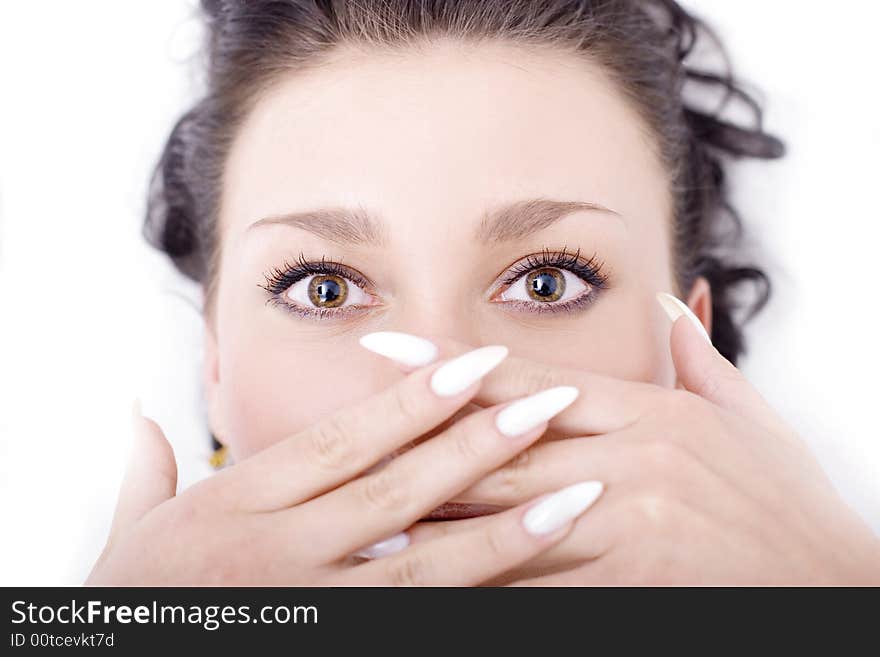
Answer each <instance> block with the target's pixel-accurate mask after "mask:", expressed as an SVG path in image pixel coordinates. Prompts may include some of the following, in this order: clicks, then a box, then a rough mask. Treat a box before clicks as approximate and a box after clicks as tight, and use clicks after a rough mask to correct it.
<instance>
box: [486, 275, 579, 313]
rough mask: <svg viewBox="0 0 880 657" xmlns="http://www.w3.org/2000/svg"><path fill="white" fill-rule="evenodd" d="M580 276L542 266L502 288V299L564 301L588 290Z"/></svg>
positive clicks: (539, 301) (571, 299)
mask: <svg viewBox="0 0 880 657" xmlns="http://www.w3.org/2000/svg"><path fill="white" fill-rule="evenodd" d="M590 287H591V286H589V285H587V284H586V283H585V282H584V280H583V279H582V278H580V277H579V276H577V275H575V274H574V273H572V272H570V271H568V270H566V269H559V268H557V267H542V268H540V269H533V270H532V271H530V272H528V273H527V274H523V275H522V276H520V277H519V278H518V279H516V280H515V281H514V282H513V283H511V284H510V286H509V287H508V288H507V289H506V290H504V292H503V293H502V294H501V296H500V297H499V298H500V299H501V300H502V301H532V302H538V303H543V304H551V303H566V302H568V301H573V300H575V299H577V298H579V297H581V296H583V292H584V290H589V289H590Z"/></svg>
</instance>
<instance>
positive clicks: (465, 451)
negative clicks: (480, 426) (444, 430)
mask: <svg viewBox="0 0 880 657" xmlns="http://www.w3.org/2000/svg"><path fill="white" fill-rule="evenodd" d="M471 424H472V423H470V422H459V423H458V424H456V425H454V426H453V427H452V428H451V429H449V431H450V433H451V435H450V436H449V442H450V447H451V449H452V451H453V452H454V454H455V456H456V457H457V458H459V459H462V460H464V461H466V462H470V461H474V460H476V459H479V458H480V457H481V455H482V453H483V450H482V449H481V448H480V439H479V437H478V434H477V432H476V431H474V430H473V429H472V427H471V426H470V425H471Z"/></svg>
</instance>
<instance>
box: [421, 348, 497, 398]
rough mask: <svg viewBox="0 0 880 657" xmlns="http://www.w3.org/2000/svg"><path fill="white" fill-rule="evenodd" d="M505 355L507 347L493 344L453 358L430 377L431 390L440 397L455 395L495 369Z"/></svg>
mask: <svg viewBox="0 0 880 657" xmlns="http://www.w3.org/2000/svg"><path fill="white" fill-rule="evenodd" d="M507 353H508V350H507V347H505V346H503V345H496V344H493V345H489V346H488V347H480V348H479V349H474V350H473V351H469V352H467V353H466V354H463V355H461V356H458V357H456V358H453V359H452V360H451V361H449V362H448V363H444V364H443V365H442V366H441V367H439V368H438V369H437V371H436V372H434V374H433V375H432V376H431V389H432V390H433V391H434V392H435V393H436V394H438V395H440V396H441V397H451V396H452V395H457V394H458V393H460V392H461V391H462V390H464V389H465V388H467V387H468V386H470V385H471V384H473V383H474V382H476V381H479V380H480V379H481V378H483V377H484V376H485V375H486V374H488V373H489V372H490V371H491V370H492V369H493V368H495V367H497V366H498V364H499V363H501V361H502V360H504V359H505V358H506V357H507Z"/></svg>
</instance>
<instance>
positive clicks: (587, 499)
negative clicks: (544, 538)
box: [523, 481, 604, 536]
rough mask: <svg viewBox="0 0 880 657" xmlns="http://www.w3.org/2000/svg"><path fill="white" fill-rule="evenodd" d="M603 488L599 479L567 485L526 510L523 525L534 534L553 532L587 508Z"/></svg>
mask: <svg viewBox="0 0 880 657" xmlns="http://www.w3.org/2000/svg"><path fill="white" fill-rule="evenodd" d="M603 489H604V486H603V485H602V482H600V481H582V482H581V483H579V484H573V485H571V486H567V487H565V488H563V489H562V490H559V491H557V492H555V493H553V495H551V496H550V497H548V498H546V499H545V500H542V501H541V502H539V503H538V504H536V505H535V506H533V507H532V508H531V509H529V510H528V511H526V514H525V515H524V516H523V525H524V526H525V528H526V531H527V532H529V533H530V534H534V535H535V536H540V535H541V534H549V533H550V532H554V531H556V530H557V529H559V528H560V527H562V526H563V525H565V523H567V522H570V521H572V520H574V519H575V518H577V517H578V516H579V515H581V514H582V513H583V512H584V511H586V510H587V509H589V508H590V506H592V504H593V502H595V501H596V500H597V499H598V498H599V495H601V494H602V490H603Z"/></svg>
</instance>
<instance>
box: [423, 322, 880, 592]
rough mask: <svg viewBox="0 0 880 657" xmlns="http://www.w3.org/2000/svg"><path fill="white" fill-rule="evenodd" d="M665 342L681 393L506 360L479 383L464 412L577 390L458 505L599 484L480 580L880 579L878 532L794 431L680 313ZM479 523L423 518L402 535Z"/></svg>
mask: <svg viewBox="0 0 880 657" xmlns="http://www.w3.org/2000/svg"><path fill="white" fill-rule="evenodd" d="M692 321H694V322H696V320H695V318H694V320H692ZM671 348H672V357H673V361H674V364H675V367H676V370H677V374H678V378H679V382H680V385H681V386H682V387H683V389H667V388H663V387H660V386H655V385H650V384H645V383H636V382H629V381H622V380H616V379H611V378H607V377H601V376H598V375H594V374H591V373H589V372H583V371H577V370H573V369H565V368H559V367H553V366H548V365H546V364H542V363H536V362H532V361H527V360H523V359H519V358H513V357H511V358H509V359H507V361H506V362H505V363H504V364H503V365H502V366H501V367H499V368H498V369H497V370H495V371H494V372H493V373H492V374H491V375H490V376H488V377H487V378H486V380H485V381H484V384H483V386H482V387H481V390H480V392H479V393H478V394H477V395H476V397H475V398H474V403H475V407H479V406H480V405H482V404H494V403H498V402H499V401H501V400H503V399H508V398H510V397H513V396H517V395H521V394H528V392H530V391H531V390H534V389H536V388H540V387H544V386H552V385H573V386H577V387H578V388H579V389H580V390H581V391H582V394H581V396H580V397H579V398H578V400H577V401H576V402H575V403H574V404H573V405H572V406H571V407H569V408H568V409H567V410H566V411H564V412H563V413H561V414H560V415H558V416H557V417H555V418H554V419H553V420H552V421H551V422H550V428H549V429H548V431H547V435H548V436H549V435H551V434H553V435H555V436H558V437H566V436H574V437H571V438H568V439H564V440H552V441H546V442H545V441H542V442H541V443H540V444H536V445H534V446H532V447H531V448H529V449H528V450H525V451H523V452H522V453H520V454H519V455H518V456H517V457H516V458H515V459H513V460H511V461H510V462H509V463H508V464H506V465H505V466H504V467H502V468H500V469H498V470H496V471H495V472H493V473H491V474H489V475H488V476H487V477H485V478H483V479H482V480H480V481H479V482H477V483H475V484H474V485H473V486H471V487H470V488H469V489H467V490H466V491H464V492H463V493H462V494H461V495H459V496H457V497H456V501H461V502H473V503H488V504H497V505H502V506H510V505H514V504H518V503H520V502H521V501H522V500H524V499H528V498H530V497H533V496H535V495H538V494H540V493H542V492H544V491H546V490H549V489H553V488H557V487H560V486H565V485H566V484H568V483H571V482H573V481H579V480H582V479H594V478H595V479H599V480H601V481H603V482H605V484H606V492H605V494H604V495H603V497H602V499H601V500H600V501H599V502H598V503H597V505H596V507H595V508H594V509H593V510H592V511H591V512H590V514H588V515H587V516H585V517H583V518H581V519H580V520H579V521H578V522H577V523H576V524H575V528H574V530H573V531H572V532H571V533H570V534H569V535H568V536H567V537H566V538H565V539H564V540H563V541H561V542H560V543H559V544H557V545H556V546H554V547H553V548H551V549H549V550H547V551H545V552H543V553H542V554H539V555H536V557H535V558H533V559H532V560H531V561H530V562H529V563H527V564H523V565H521V566H518V567H514V568H512V569H510V570H509V571H508V572H507V573H505V574H504V575H502V576H500V577H498V578H496V579H495V580H494V581H493V582H491V583H493V584H499V583H511V582H515V583H517V584H534V585H566V584H571V585H584V584H621V583H627V584H774V583H777V584H783V583H784V584H843V583H849V584H863V583H869V582H873V583H878V582H880V541H878V538H877V537H876V536H875V535H874V534H873V533H872V532H871V530H870V529H869V528H868V527H867V526H866V525H865V524H864V523H863V522H862V521H861V519H860V518H859V517H858V516H857V515H856V514H855V513H854V512H853V511H852V510H851V509H850V508H849V507H848V506H847V505H846V504H845V503H844V502H843V500H842V499H841V498H840V497H839V495H838V494H837V492H836V491H835V489H834V488H833V486H832V485H831V483H830V482H829V480H828V479H827V477H826V476H825V474H824V473H823V471H822V469H821V468H820V467H819V465H818V463H817V462H816V461H815V459H814V458H813V456H812V455H811V454H810V452H809V450H808V448H807V447H806V445H805V444H804V443H803V442H802V441H801V440H800V439H799V438H798V437H797V436H796V435H795V434H794V432H793V431H792V429H791V428H790V427H788V426H787V425H786V424H785V423H784V422H783V421H782V420H781V419H780V418H779V416H778V415H777V414H776V413H775V412H774V411H773V409H772V408H770V407H769V406H768V404H767V403H766V402H765V400H764V399H763V398H762V397H761V396H760V395H759V394H758V393H757V391H755V389H754V388H753V387H752V386H751V385H749V383H748V382H747V381H746V380H745V378H744V377H743V376H742V374H741V373H740V372H739V370H737V369H736V368H735V367H734V366H733V365H732V364H731V363H730V362H729V361H727V360H726V359H725V358H723V357H722V356H721V354H720V353H718V351H717V350H716V349H715V348H714V347H713V346H711V344H710V343H709V342H708V341H707V340H705V339H704V335H701V332H700V330H698V329H697V328H696V327H695V326H694V324H693V323H692V322H691V321H689V318H688V317H681V318H679V319H678V320H677V321H675V322H674V324H673V327H672V334H671ZM490 522H491V516H484V517H479V518H473V519H468V520H458V521H445V522H421V523H418V525H417V526H416V527H415V528H413V530H412V531H411V535H412V536H413V539H414V541H415V542H419V541H421V540H436V538H437V537H438V536H450V535H454V534H455V533H457V532H459V531H469V532H471V531H474V530H475V529H477V528H480V527H488V526H489V523H490Z"/></svg>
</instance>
